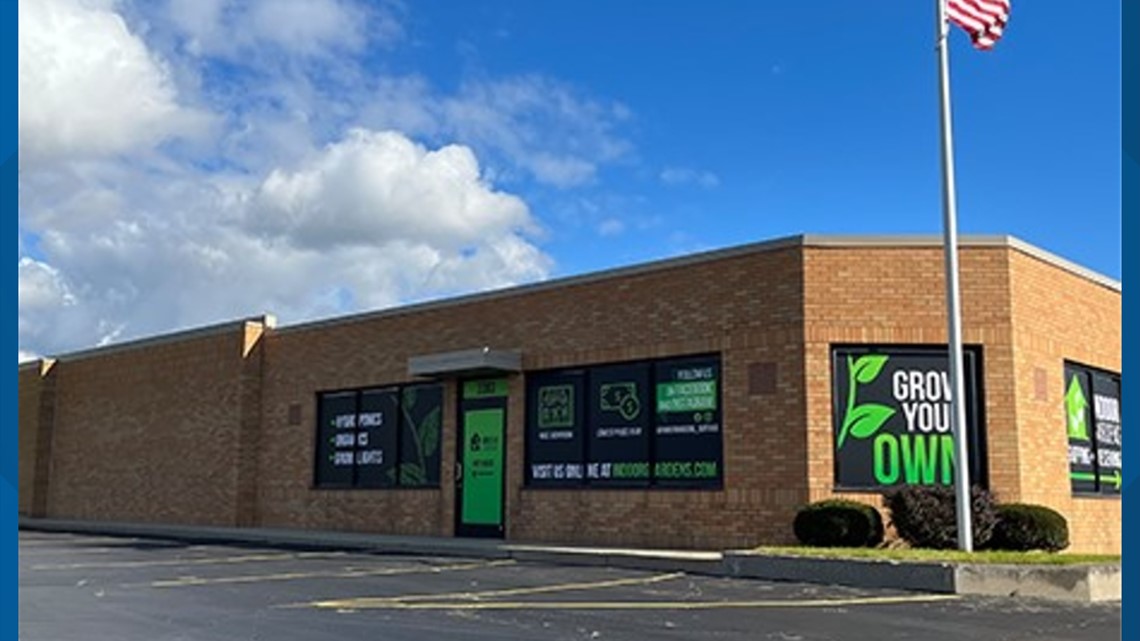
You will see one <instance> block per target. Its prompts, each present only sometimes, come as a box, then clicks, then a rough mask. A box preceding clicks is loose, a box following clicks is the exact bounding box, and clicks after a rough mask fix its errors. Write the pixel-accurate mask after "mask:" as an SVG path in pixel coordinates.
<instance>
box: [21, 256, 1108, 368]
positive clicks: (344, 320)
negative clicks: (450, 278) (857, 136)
mask: <svg viewBox="0 0 1140 641" xmlns="http://www.w3.org/2000/svg"><path fill="white" fill-rule="evenodd" d="M958 245H959V247H1007V248H1010V249H1013V250H1016V251H1019V252H1021V253H1023V254H1026V255H1028V256H1031V257H1033V258H1036V259H1039V260H1041V261H1043V262H1046V263H1049V264H1051V265H1053V266H1055V267H1058V268H1060V269H1063V270H1065V271H1067V272H1069V273H1072V274H1073V275H1075V276H1079V277H1081V278H1084V279H1086V280H1089V281H1091V282H1093V283H1096V284H1098V285H1101V286H1103V287H1105V288H1108V289H1110V290H1113V291H1115V292H1117V293H1120V292H1121V291H1122V287H1121V283H1120V281H1118V280H1115V279H1113V278H1109V277H1108V276H1105V275H1104V274H1101V273H1099V272H1097V271H1094V270H1092V269H1089V268H1087V267H1083V266H1081V265H1078V264H1077V263H1074V262H1072V261H1070V260H1068V259H1065V258H1062V257H1060V256H1058V255H1056V254H1054V253H1052V252H1049V251H1046V250H1044V249H1041V248H1040V247H1037V246H1036V245H1032V244H1030V243H1027V242H1025V241H1023V240H1021V239H1019V238H1016V237H1014V236H1009V235H964V236H961V237H959V239H958ZM941 246H942V237H941V236H939V235H933V234H931V235H842V234H798V235H794V236H785V237H782V238H774V239H771V240H765V241H760V242H755V243H748V244H745V245H736V246H733V247H726V248H722V249H714V250H710V251H704V252H699V253H695V254H688V255H685V256H677V257H673V258H665V259H661V260H654V261H649V262H646V263H638V264H635V265H627V266H622V267H615V268H611V269H604V270H600V271H596V272H590V273H586V274H579V275H574V276H564V277H561V278H553V279H550V280H544V281H539V282H534V283H526V284H522V285H514V286H510V287H504V288H501V289H495V290H490V291H483V292H476V293H472V294H463V295H459V296H452V297H448V298H442V299H438V300H430V301H424V302H420V303H412V304H408V305H401V306H398V307H390V308H385V309H379V310H371V311H366V312H358V313H354V314H346V315H344V316H336V317H332V318H323V319H318V320H312V321H305V322H301V323H297V324H294V325H288V326H285V327H276V320H275V319H274V317H273V316H271V315H263V316H257V317H252V318H244V319H240V320H234V321H227V322H223V323H218V324H216V325H210V326H206V327H201V328H196V329H189V330H185V331H181V332H174V333H170V334H160V335H155V336H150V337H145V338H141V339H137V340H132V341H127V342H124V343H116V344H112V345H107V346H104V347H95V348H89V349H83V350H78V351H75V352H70V353H65V354H61V355H58V356H55V357H53V358H54V359H55V360H65V359H66V360H75V359H78V358H86V357H89V356H96V355H104V354H109V353H114V352H118V351H123V350H129V349H136V348H141V347H148V346H152V345H157V344H162V343H167V342H174V341H181V340H186V339H189V338H198V337H202V336H208V335H211V334H216V333H222V332H226V331H233V330H234V329H237V328H238V327H240V326H242V325H244V324H245V323H250V322H254V323H261V324H263V325H264V326H266V327H267V328H274V329H276V332H277V333H289V332H297V331H309V330H313V329H318V328H322V327H330V326H336V325H342V324H348V323H356V322H360V321H366V320H372V319H377V318H384V317H387V316H397V315H402V314H411V313H415V312H422V311H428V310H435V309H442V308H447V307H452V306H458V305H464V304H468V303H474V302H485V301H491V300H496V299H500V298H507V297H512V296H517V295H521V294H529V293H535V292H542V291H547V290H551V289H558V288H562V287H572V286H575V285H584V284H587V283H594V282H598V281H603V280H609V279H613V278H621V277H627V276H634V275H638V274H645V273H651V272H655V271H659V270H663V269H673V268H676V267H684V266H688V265H696V264H701V263H706V262H711V261H716V260H723V259H727V258H733V257H737V256H747V255H750V254H755V253H761V252H768V251H776V250H780V249H788V248H792V247H819V248H859V247H873V248H928V247H941ZM41 360H43V359H41ZM39 362H40V361H39V360H36V361H26V362H24V363H20V364H19V366H20V367H21V368H24V367H27V366H30V365H32V364H35V363H39Z"/></svg>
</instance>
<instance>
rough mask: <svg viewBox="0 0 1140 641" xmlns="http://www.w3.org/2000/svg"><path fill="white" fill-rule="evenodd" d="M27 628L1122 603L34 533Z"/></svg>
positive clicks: (737, 617) (263, 630) (974, 626)
mask: <svg viewBox="0 0 1140 641" xmlns="http://www.w3.org/2000/svg"><path fill="white" fill-rule="evenodd" d="M19 556H20V558H19V561H20V592H19V594H20V638H21V639H25V640H27V641H32V640H38V639H43V640H51V641H66V640H68V639H77V640H78V639H82V640H84V641H89V640H92V639H115V640H122V641H130V640H135V639H137V640H140V641H141V640H146V641H158V640H174V639H179V640H191V639H192V640H223V639H224V640H227V641H228V640H234V639H250V640H253V639H266V640H272V641H290V640H301V639H306V640H308V639H335V640H337V641H352V640H357V639H369V640H373V639H385V640H415V641H427V640H432V639H542V640H552V639H717V640H733V639H742V640H743V639H774V640H779V641H814V640H823V639H875V640H878V639H922V640H927V641H942V640H952V639H969V640H970V641H978V640H980V639H987V640H995V641H996V640H1015V639H1026V640H1029V639H1032V640H1033V641H1050V640H1061V639H1074V640H1076V639H1080V640H1097V639H1105V640H1108V639H1118V638H1119V636H1120V606H1119V604H1116V605H1094V606H1089V605H1062V604H1057V603H1044V602H1033V601H1024V600H1014V599H980V598H958V597H955V596H952V595H932V594H920V593H911V592H900V591H889V590H861V589H853V588H842V587H827V586H816V585H807V584H796V583H771V582H763V581H753V580H742V579H726V578H716V577H703V576H691V575H686V574H683V573H679V572H639V571H633V570H619V569H612V568H602V567H572V566H554V565H542V564H530V563H516V562H514V561H509V560H486V559H465V558H454V557H447V558H444V557H424V556H408V555H379V554H360V553H344V552H336V551H304V550H295V549H267V548H250V547H236V546H222V545H190V544H184V543H179V542H173V541H161V540H143V539H135V538H116V537H105V536H90V535H70V534H59V533H43V532H21V533H20V555H19Z"/></svg>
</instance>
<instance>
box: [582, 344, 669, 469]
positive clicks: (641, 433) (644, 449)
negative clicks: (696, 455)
mask: <svg viewBox="0 0 1140 641" xmlns="http://www.w3.org/2000/svg"><path fill="white" fill-rule="evenodd" d="M589 377H590V407H589V415H590V435H589V439H588V445H587V451H588V453H589V460H588V461H587V462H586V478H587V480H588V482H589V483H590V484H591V485H599V486H608V485H614V486H621V485H626V486H629V485H645V484H647V483H648V482H649V472H650V468H649V422H650V415H651V413H652V409H653V408H652V406H651V405H650V398H651V397H650V396H649V395H648V391H649V365H648V364H635V365H612V366H607V367H598V368H593V369H591V370H590V374H589Z"/></svg>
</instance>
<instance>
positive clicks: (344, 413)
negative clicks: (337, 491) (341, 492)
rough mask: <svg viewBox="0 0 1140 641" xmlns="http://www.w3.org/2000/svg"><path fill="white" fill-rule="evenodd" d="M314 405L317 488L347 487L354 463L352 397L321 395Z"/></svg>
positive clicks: (349, 393) (354, 405) (349, 483)
mask: <svg viewBox="0 0 1140 641" xmlns="http://www.w3.org/2000/svg"><path fill="white" fill-rule="evenodd" d="M318 402H319V405H320V409H319V411H318V413H319V416H318V421H319V422H318V425H319V429H318V430H317V460H316V481H317V485H328V486H346V487H347V486H351V485H352V484H353V479H354V473H355V471H354V465H353V464H354V462H355V460H356V440H357V437H356V393H355V392H336V393H332V394H322V395H321V396H320V398H319V401H318Z"/></svg>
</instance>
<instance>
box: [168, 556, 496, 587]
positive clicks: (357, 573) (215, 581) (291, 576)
mask: <svg viewBox="0 0 1140 641" xmlns="http://www.w3.org/2000/svg"><path fill="white" fill-rule="evenodd" d="M513 563H514V561H510V560H507V561H488V562H479V563H457V564H453V565H435V566H422V565H421V566H416V567H398V568H375V569H371V570H369V569H358V570H341V571H325V572H282V573H280V574H249V575H243V576H221V577H182V578H178V579H168V580H163V581H153V582H151V583H149V584H147V585H149V586H150V587H152V588H185V587H193V586H198V585H219V584H234V583H261V582H263V581H293V580H296V579H357V578H362V577H374V576H397V575H405V574H436V573H440V572H458V571H462V570H479V569H483V568H493V567H499V566H503V565H511V564H513Z"/></svg>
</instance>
